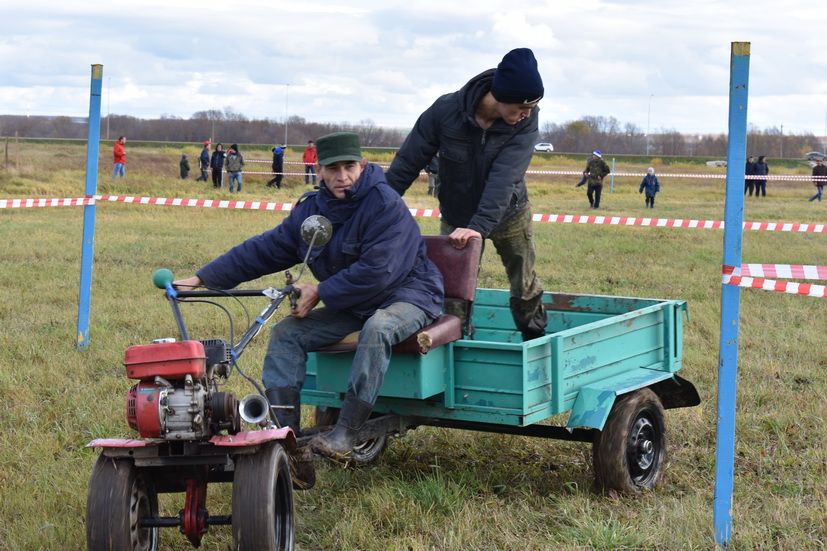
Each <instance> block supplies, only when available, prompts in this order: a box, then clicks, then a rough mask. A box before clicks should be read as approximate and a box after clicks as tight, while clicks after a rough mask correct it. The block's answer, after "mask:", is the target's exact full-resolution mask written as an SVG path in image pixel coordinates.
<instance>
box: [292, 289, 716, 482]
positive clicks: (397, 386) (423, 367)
mask: <svg viewBox="0 0 827 551" xmlns="http://www.w3.org/2000/svg"><path fill="white" fill-rule="evenodd" d="M543 302H544V304H545V307H546V311H547V314H548V324H547V326H546V335H545V336H543V337H540V338H537V339H533V340H530V341H528V342H522V339H521V335H520V332H519V331H517V329H516V328H515V326H514V322H513V320H512V317H511V313H510V311H509V307H508V305H509V293H508V291H505V290H496V289H478V290H477V292H476V298H475V300H474V303H473V313H472V316H471V326H472V327H473V332H472V333H471V334H469V335H468V336H466V337H464V338H460V339H459V340H455V341H453V342H449V343H447V344H445V345H443V346H439V347H437V348H434V349H431V350H430V351H428V352H427V353H425V354H395V355H394V356H393V357H392V359H391V365H390V367H389V369H388V371H387V373H386V375H385V379H384V382H383V386H382V389H381V391H380V396H379V399H378V400H377V402H376V405H375V407H374V411H375V412H376V418H375V419H372V420H371V421H370V422H369V423H368V424H369V425H372V427H371V428H368V429H367V431H366V432H365V439H364V444H363V445H362V446H361V447H360V448H357V450H355V453H354V460H355V461H357V462H370V461H373V460H375V459H376V457H377V456H378V454H379V453H380V452H381V451H382V448H383V447H384V445H385V442H386V438H385V435H386V434H393V433H400V432H404V431H405V430H408V429H410V428H414V427H417V426H422V425H430V426H440V427H453V428H462V429H470V430H481V431H492V432H500V433H509V434H518V435H528V436H538V437H548V438H558V439H566V440H579V441H585V442H592V444H593V450H594V467H595V475H596V479H597V482H598V484H599V485H601V486H602V487H604V488H606V489H614V490H618V491H628V492H636V491H639V490H640V488H652V487H654V486H655V485H656V484H657V482H658V481H659V480H660V479H661V477H662V471H663V467H664V466H665V457H666V456H665V454H666V429H665V421H664V409H669V408H676V407H689V406H694V405H697V404H698V403H700V399H699V397H698V394H697V391H696V390H695V388H694V386H693V385H692V384H691V383H689V382H688V381H686V380H684V379H683V378H681V377H679V376H678V375H677V372H678V371H679V370H680V369H681V367H682V365H683V362H682V355H683V323H684V318H685V315H684V313H685V312H686V311H687V305H686V302H684V301H682V300H660V299H645V298H628V297H612V296H599V295H577V294H567V293H553V292H547V293H545V295H544V297H543ZM352 360H353V354H352V353H348V352H339V353H335V352H315V353H311V354H310V355H309V358H308V364H307V376H306V379H305V384H304V388H303V390H302V403H304V404H310V405H315V406H317V425H320V426H321V425H326V424H331V423H332V422H335V418H336V415H337V412H338V408H340V407H341V405H342V400H343V398H344V393H345V391H346V386H347V380H348V375H349V372H350V367H351V363H352ZM567 412H568V413H569V415H568V419H567V422H566V424H565V426H554V425H549V424H546V423H543V424H540V423H541V422H543V421H546V420H547V419H549V418H550V417H552V416H554V415H557V414H561V413H567ZM320 430H321V427H320Z"/></svg>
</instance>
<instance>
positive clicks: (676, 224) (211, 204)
mask: <svg viewBox="0 0 827 551" xmlns="http://www.w3.org/2000/svg"><path fill="white" fill-rule="evenodd" d="M95 200H98V201H108V202H118V203H133V204H138V205H164V206H182V207H205V208H224V209H250V210H281V211H289V210H290V209H291V208H292V203H275V202H265V201H232V200H219V199H178V198H167V197H134V196H129V195H95V196H94V198H92V197H86V198H74V199H0V209H4V208H29V207H58V206H73V205H89V204H92V203H93V202H94V201H95ZM408 210H410V212H411V214H412V215H413V216H416V217H418V218H439V217H440V212H439V210H438V209H414V208H410V209H408ZM532 220H533V221H534V222H549V223H555V222H556V223H563V224H596V225H609V226H642V227H654V228H690V229H723V227H724V222H723V221H722V220H693V219H689V220H687V219H681V218H675V219H671V218H648V217H642V218H638V217H634V216H595V215H585V214H581V215H577V214H534V215H533V218H532ZM743 228H744V230H749V231H777V232H792V233H827V224H802V223H797V222H744V223H743Z"/></svg>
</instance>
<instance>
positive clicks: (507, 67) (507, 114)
mask: <svg viewBox="0 0 827 551" xmlns="http://www.w3.org/2000/svg"><path fill="white" fill-rule="evenodd" d="M543 94H544V88H543V80H542V78H541V77H540V72H539V70H538V69H537V60H536V59H535V57H534V53H533V52H532V51H531V50H529V49H528V48H517V49H515V50H511V51H510V52H508V53H507V54H506V55H505V56H504V57H503V58H502V61H501V62H500V64H499V65H498V66H497V68H496V69H488V70H487V71H484V72H482V73H480V74H479V75H477V76H475V77H473V78H471V80H469V81H468V82H467V83H466V84H465V86H463V87H462V88H461V89H460V90H458V91H456V92H453V93H450V94H445V95H443V96H441V97H440V98H438V99H437V100H436V101H435V102H434V103H433V105H431V107H429V108H428V109H427V110H426V111H425V112H424V113H422V115H420V116H419V119H418V120H417V121H416V124H415V125H414V128H413V130H412V131H411V133H410V134H408V137H407V138H405V142H404V143H403V144H402V147H401V148H400V149H399V152H398V153H397V154H396V157H395V158H394V159H393V162H392V163H391V166H390V168H389V169H388V171H387V174H386V176H387V179H388V184H390V186H391V187H392V188H394V189H395V190H396V191H397V192H399V194H400V195H401V194H403V193H405V190H407V189H408V188H409V187H410V186H411V184H412V183H413V182H414V181H415V180H416V179H417V178H418V177H419V174H420V171H421V170H422V169H423V168H425V166H426V165H427V164H428V162H430V160H431V159H432V158H433V157H434V155H436V154H437V152H438V153H439V210H440V212H441V213H442V220H441V222H440V233H442V234H443V235H448V236H449V238H450V239H449V241H450V243H451V245H453V246H454V247H456V248H458V249H462V248H464V247H465V246H466V244H467V243H468V240H469V239H471V238H473V237H481V238H483V239H490V240H491V241H492V242H493V243H494V247H495V248H496V250H497V253H498V254H499V255H500V259H501V261H502V264H503V267H504V268H505V271H506V275H507V276H508V282H509V286H510V295H511V296H510V299H509V308H510V310H511V316H512V318H513V319H514V324H515V325H516V327H517V329H518V330H519V331H520V333H521V334H522V338H523V341H528V340H530V339H534V338H537V337H542V336H543V335H544V334H545V329H546V320H547V316H546V311H545V308H544V307H543V288H542V284H541V283H540V278H538V277H537V273H536V271H535V269H534V264H535V259H536V249H535V247H534V233H533V228H532V222H531V204H530V203H529V199H528V190H527V189H526V184H525V172H526V169H527V168H528V165H529V163H530V162H531V157H532V155H533V154H534V144H535V143H537V137H538V135H539V131H538V114H537V113H538V108H537V104H538V103H539V102H540V100H541V99H542V97H543Z"/></svg>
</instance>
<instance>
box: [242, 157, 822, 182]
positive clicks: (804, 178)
mask: <svg viewBox="0 0 827 551" xmlns="http://www.w3.org/2000/svg"><path fill="white" fill-rule="evenodd" d="M245 162H250V163H271V162H272V161H268V160H265V159H245ZM284 164H286V165H304V163H303V162H301V161H284ZM376 164H379V163H376ZM379 166H380V167H381V168H382V169H387V168H388V167H389V166H390V165H382V164H379ZM251 173H252V174H271V173H269V172H251ZM525 173H526V174H537V175H546V176H582V175H583V171H582V170H527V171H526V172H525ZM245 174H246V172H245ZM285 174H292V173H285ZM421 174H425V172H420V175H421ZM612 174H614V176H629V177H636V178H642V177H644V176H646V173H645V172H613V173H612ZM657 176H658V178H699V179H712V180H724V179H726V177H727V175H726V173H725V172H724V173H719V174H697V173H690V172H659V173H658V175H657ZM744 178H745V179H747V180H776V181H779V180H787V181H799V182H811V181H813V180H825V181H827V176H815V177H813V176H809V175H805V174H765V175H752V174H751V175H749V176H747V175H745V176H744Z"/></svg>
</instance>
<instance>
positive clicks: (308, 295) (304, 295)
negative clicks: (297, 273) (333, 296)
mask: <svg viewBox="0 0 827 551" xmlns="http://www.w3.org/2000/svg"><path fill="white" fill-rule="evenodd" d="M293 288H294V289H296V290H297V291H298V292H299V297H298V300H297V301H296V307H295V308H293V310H292V312H291V314H290V315H292V316H293V317H294V318H303V317H305V316H306V315H307V314H309V313H310V311H311V310H312V309H313V308H315V307H316V305H317V304H319V286H318V285H314V284H312V283H296V284H295V285H294V286H293Z"/></svg>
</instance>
